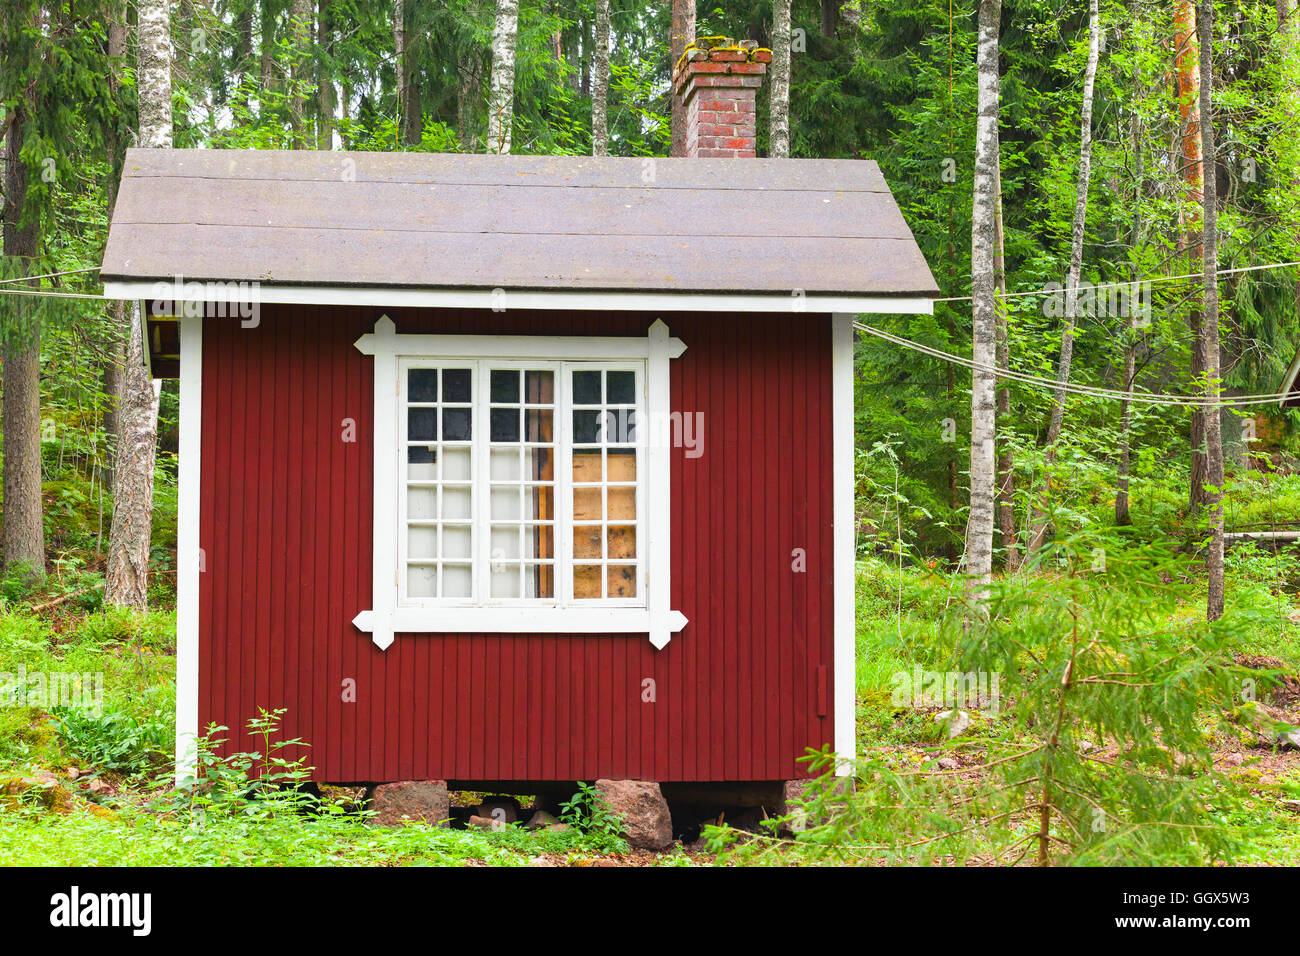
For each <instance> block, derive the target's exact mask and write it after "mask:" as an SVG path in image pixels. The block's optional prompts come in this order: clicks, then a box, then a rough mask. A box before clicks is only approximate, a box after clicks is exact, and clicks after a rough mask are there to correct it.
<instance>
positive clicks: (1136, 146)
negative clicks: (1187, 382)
mask: <svg viewBox="0 0 1300 956" xmlns="http://www.w3.org/2000/svg"><path fill="white" fill-rule="evenodd" d="M1132 59H1133V63H1132V70H1133V96H1134V98H1135V102H1136V97H1137V96H1138V94H1139V93H1140V91H1141V88H1142V87H1141V73H1140V69H1141V67H1140V65H1139V62H1138V59H1137V57H1133V58H1132ZM1129 139H1130V146H1131V148H1132V150H1133V166H1134V169H1133V220H1132V229H1131V232H1130V234H1129V248H1130V249H1137V247H1138V243H1139V242H1140V241H1141V239H1142V213H1141V203H1142V193H1143V186H1142V177H1143V167H1144V163H1143V159H1142V157H1143V154H1142V120H1141V117H1140V116H1139V114H1138V111H1137V109H1136V108H1135V109H1134V110H1133V113H1132V116H1131V118H1130V120H1129ZM1134 305H1135V304H1134V303H1132V302H1130V303H1129V319H1128V328H1127V329H1126V330H1125V331H1126V334H1125V336H1124V379H1123V382H1124V384H1123V389H1124V391H1126V392H1131V391H1132V390H1133V380H1134V379H1135V378H1136V377H1137V344H1138V337H1139V333H1138V327H1139V326H1138V321H1139V318H1140V317H1139V315H1138V314H1137V309H1136V308H1134ZM1119 418H1120V423H1119V466H1118V475H1117V480H1116V482H1115V524H1117V525H1120V526H1121V527H1122V526H1124V525H1127V524H1130V523H1131V521H1130V518H1129V494H1128V487H1129V472H1130V470H1131V467H1132V457H1133V403H1132V402H1130V401H1129V400H1128V399H1127V398H1125V399H1121V401H1120V412H1119Z"/></svg>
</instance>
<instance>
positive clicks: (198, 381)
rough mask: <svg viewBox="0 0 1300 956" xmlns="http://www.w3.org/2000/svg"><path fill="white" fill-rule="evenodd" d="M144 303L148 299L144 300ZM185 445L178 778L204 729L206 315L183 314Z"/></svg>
mask: <svg viewBox="0 0 1300 956" xmlns="http://www.w3.org/2000/svg"><path fill="white" fill-rule="evenodd" d="M140 307H141V308H144V303H141V304H140ZM180 336H181V362H180V366H181V368H180V424H179V426H178V428H179V434H180V446H179V453H178V459H179V461H178V475H177V481H178V485H179V487H178V499H179V500H178V510H179V514H178V516H177V528H176V555H177V556H176V782H177V784H180V783H182V782H183V781H184V780H185V779H186V778H188V777H192V776H193V775H194V769H195V764H196V762H197V754H196V752H195V743H196V741H197V739H198V734H199V575H200V574H201V573H202V571H203V565H204V562H203V552H202V550H201V548H202V545H201V543H200V540H199V513H200V510H201V507H202V497H201V496H202V488H201V471H200V469H201V467H202V455H203V318H202V317H201V316H185V317H182V318H181V320H180Z"/></svg>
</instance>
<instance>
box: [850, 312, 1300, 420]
mask: <svg viewBox="0 0 1300 956" xmlns="http://www.w3.org/2000/svg"><path fill="white" fill-rule="evenodd" d="M853 327H854V328H855V329H859V330H860V331H863V332H866V333H868V334H869V335H874V336H876V337H877V338H881V339H884V340H885V341H886V342H892V343H893V344H894V345H900V346H902V347H903V348H906V349H911V350H912V351H915V352H920V353H921V354H922V355H929V356H931V357H933V358H937V359H941V360H943V361H945V362H951V363H953V364H954V365H961V366H964V367H966V368H969V369H972V370H978V371H982V372H992V373H993V374H994V375H995V376H997V377H998V378H1004V379H1009V380H1011V381H1013V382H1020V383H1021V384H1024V385H1036V386H1039V387H1041V388H1050V389H1052V391H1063V392H1066V393H1068V394H1071V395H1082V396H1086V397H1088V398H1105V399H1112V400H1115V401H1125V400H1127V401H1131V402H1142V403H1144V404H1147V405H1170V406H1180V407H1185V408H1227V407H1239V406H1242V405H1269V404H1272V403H1275V402H1277V401H1279V400H1281V399H1284V398H1288V397H1291V396H1297V397H1300V392H1277V393H1274V394H1269V395H1240V396H1235V395H1234V396H1221V397H1217V398H1211V397H1209V396H1204V395H1161V394H1156V393H1153V392H1125V391H1121V390H1120V389H1114V388H1100V387H1098V386H1095V385H1079V384H1075V383H1073V382H1059V381H1057V380H1056V379H1054V378H1043V377H1042V376H1040V375H1030V374H1029V373H1027V372H1018V371H1016V370H1014V369H1007V368H998V367H997V366H994V365H985V364H983V363H981V362H976V361H975V360H974V359H968V358H966V357H964V356H961V355H953V354H952V353H951V352H945V351H943V350H942V349H936V348H932V347H931V346H929V345H923V344H921V343H920V342H914V341H912V340H911V339H907V338H904V337H903V336H901V335H894V334H893V333H892V332H886V331H884V330H883V329H876V328H872V327H871V326H869V325H865V324H863V323H862V322H857V321H855V322H854V323H853Z"/></svg>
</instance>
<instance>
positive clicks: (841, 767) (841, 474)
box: [831, 313, 857, 776]
mask: <svg viewBox="0 0 1300 956" xmlns="http://www.w3.org/2000/svg"><path fill="white" fill-rule="evenodd" d="M854 318H855V316H854V315H852V314H844V313H837V314H835V315H833V316H831V405H832V408H833V409H834V411H833V415H832V424H831V441H832V444H833V450H832V459H831V462H832V464H831V471H832V475H833V488H832V494H833V502H834V504H833V507H832V514H833V516H834V525H833V527H834V539H833V546H832V554H833V555H834V594H835V616H834V620H835V674H834V678H833V679H834V688H835V691H834V694H835V705H834V710H833V713H834V715H835V752H836V754H837V755H838V756H839V757H840V758H841V759H840V760H838V761H837V762H836V766H835V772H836V773H837V774H839V775H840V776H845V775H847V774H848V773H849V772H850V770H851V769H852V768H851V766H850V764H849V763H848V762H847V761H848V760H851V759H852V758H854V757H856V756H857V729H856V726H855V724H856V717H857V707H856V690H857V605H856V597H855V584H856V575H857V572H856V566H857V548H856V545H855V542H854V523H855V518H854V513H853V320H854Z"/></svg>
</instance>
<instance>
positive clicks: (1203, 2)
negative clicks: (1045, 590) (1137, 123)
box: [1196, 0, 1223, 621]
mask: <svg viewBox="0 0 1300 956" xmlns="http://www.w3.org/2000/svg"><path fill="white" fill-rule="evenodd" d="M1196 32H1197V35H1198V37H1199V39H1200V46H1201V49H1200V91H1199V97H1198V98H1199V106H1200V111H1201V156H1202V159H1203V161H1204V163H1205V167H1206V168H1208V169H1214V168H1215V143H1214V114H1213V112H1212V110H1211V105H1210V94H1211V92H1212V90H1213V88H1214V66H1213V62H1212V61H1213V55H1214V2H1213V0H1200V2H1199V3H1198V4H1197V5H1196ZM1217 194H1218V183H1217V182H1216V181H1215V177H1214V176H1212V175H1211V176H1206V177H1205V182H1204V188H1203V189H1202V193H1201V199H1202V211H1201V256H1202V260H1201V261H1202V264H1203V266H1204V271H1205V289H1204V292H1203V293H1202V302H1201V307H1202V312H1201V363H1202V365H1203V366H1204V369H1205V399H1206V406H1205V407H1206V411H1205V414H1204V416H1203V417H1204V421H1205V465H1206V468H1205V471H1206V474H1205V478H1206V483H1207V484H1208V485H1209V487H1208V488H1206V489H1205V504H1206V506H1207V508H1208V509H1209V518H1210V548H1209V552H1208V553H1207V554H1206V557H1205V569H1206V572H1207V574H1208V577H1209V593H1208V596H1207V598H1206V605H1205V616H1206V619H1207V620H1210V621H1217V620H1218V619H1219V618H1221V617H1222V616H1223V491H1222V489H1223V436H1222V434H1221V432H1220V424H1221V417H1220V414H1219V409H1218V407H1217V406H1216V405H1214V404H1212V403H1213V402H1215V401H1216V400H1217V399H1218V397H1219V266H1218V256H1219V240H1218V234H1217V229H1218V217H1219V213H1218V195H1217Z"/></svg>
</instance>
